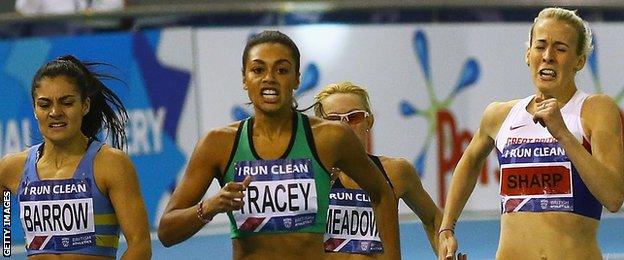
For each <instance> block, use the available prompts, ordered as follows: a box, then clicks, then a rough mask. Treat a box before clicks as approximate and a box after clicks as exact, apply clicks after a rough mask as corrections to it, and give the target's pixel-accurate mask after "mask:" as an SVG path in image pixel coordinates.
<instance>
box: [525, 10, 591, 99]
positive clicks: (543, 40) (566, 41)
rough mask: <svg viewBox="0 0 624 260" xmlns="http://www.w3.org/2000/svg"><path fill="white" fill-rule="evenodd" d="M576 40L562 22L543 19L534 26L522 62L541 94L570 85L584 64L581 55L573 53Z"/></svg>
mask: <svg viewBox="0 0 624 260" xmlns="http://www.w3.org/2000/svg"><path fill="white" fill-rule="evenodd" d="M578 37H579V35H578V33H577V32H576V30H575V29H574V28H573V27H572V26H571V25H570V24H568V23H567V22H565V21H561V20H557V19H552V18H547V19H541V20H539V21H537V23H536V24H535V26H534V28H533V37H532V39H531V43H530V47H529V49H528V50H527V54H526V62H527V64H528V65H529V70H530V72H531V78H532V80H533V83H534V84H535V86H536V87H537V88H538V90H539V91H540V92H541V93H546V94H552V93H554V92H557V91H561V90H562V89H565V88H567V87H570V86H574V77H575V76H576V72H577V71H579V70H580V69H582V68H583V66H584V65H585V56H584V55H578V54H577V53H578Z"/></svg>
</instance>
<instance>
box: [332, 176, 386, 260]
mask: <svg viewBox="0 0 624 260" xmlns="http://www.w3.org/2000/svg"><path fill="white" fill-rule="evenodd" d="M324 246H325V251H326V252H344V253H356V254H374V253H381V252H383V246H382V243H381V239H380V238H379V231H378V230H377V225H376V221H375V215H374V214H373V208H372V206H371V202H370V197H369V196H368V195H367V194H366V192H364V191H363V190H357V189H344V188H335V189H332V190H331V192H330V194H329V209H328V212H327V227H326V229H325V242H324Z"/></svg>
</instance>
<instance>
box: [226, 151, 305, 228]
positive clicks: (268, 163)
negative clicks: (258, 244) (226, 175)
mask: <svg viewBox="0 0 624 260" xmlns="http://www.w3.org/2000/svg"><path fill="white" fill-rule="evenodd" d="M234 170H235V171H234V181H236V182H242V181H243V180H244V179H245V177H247V176H251V177H252V181H251V184H250V185H249V187H248V188H247V190H246V191H245V197H244V198H243V201H244V202H245V204H244V206H243V208H242V209H240V210H237V211H233V212H232V214H233V216H234V219H235V220H236V226H237V227H238V229H240V230H242V231H246V232H276V231H294V230H299V229H302V228H305V227H309V226H312V225H314V224H315V222H316V212H317V195H316V183H315V181H314V170H313V168H312V161H311V160H310V159H278V160H258V161H240V162H238V163H236V165H235V166H234Z"/></svg>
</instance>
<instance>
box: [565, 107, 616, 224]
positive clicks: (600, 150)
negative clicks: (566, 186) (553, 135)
mask: <svg viewBox="0 0 624 260" xmlns="http://www.w3.org/2000/svg"><path fill="white" fill-rule="evenodd" d="M581 120H582V122H583V128H585V129H588V135H589V136H588V137H589V138H590V142H591V154H590V153H589V152H587V150H585V148H584V147H583V146H582V145H581V144H580V143H579V142H578V141H577V140H576V139H575V138H574V137H573V136H571V135H567V134H566V135H564V136H563V137H561V138H560V139H558V140H559V142H560V143H561V146H562V147H563V149H564V150H565V151H566V154H567V155H568V157H569V158H570V160H571V161H572V163H573V164H574V166H575V167H576V169H577V170H578V172H579V175H580V176H581V179H583V182H584V183H585V185H587V188H588V189H589V191H590V192H591V193H592V194H593V195H594V196H595V197H596V199H598V201H600V203H601V204H602V205H604V206H605V207H606V208H607V209H608V210H609V211H611V212H617V211H618V210H620V208H621V207H622V202H623V201H624V152H623V150H624V148H623V147H622V122H621V117H620V110H619V108H618V106H617V105H616V104H615V102H614V101H613V99H611V98H610V97H608V96H606V95H593V96H591V97H589V98H587V100H586V101H585V105H584V106H583V109H582V111H581Z"/></svg>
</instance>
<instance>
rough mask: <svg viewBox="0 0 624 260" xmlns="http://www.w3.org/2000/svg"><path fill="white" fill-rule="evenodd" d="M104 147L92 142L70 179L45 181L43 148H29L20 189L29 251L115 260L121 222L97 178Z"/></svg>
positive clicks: (29, 252) (40, 145) (21, 215)
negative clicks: (97, 158) (40, 162)
mask: <svg viewBox="0 0 624 260" xmlns="http://www.w3.org/2000/svg"><path fill="white" fill-rule="evenodd" d="M101 147H102V143H100V142H98V141H95V140H92V141H90V143H89V145H88V148H87V151H86V152H85V154H84V155H83V157H82V159H81V161H80V163H79V164H78V167H77V168H76V171H75V172H74V175H73V176H72V178H70V179H62V180H40V179H39V176H38V174H37V161H38V160H39V156H40V154H41V152H42V150H43V144H38V145H34V146H32V147H30V148H29V150H28V157H27V159H26V163H25V165H24V173H23V175H22V179H21V181H20V185H19V187H18V202H19V207H20V219H21V222H22V227H23V228H24V232H25V233H26V252H27V254H28V255H29V256H30V255H35V254H64V253H66V254H85V255H97V256H106V257H115V256H116V254H117V246H118V244H119V224H118V223H117V218H116V215H115V210H114V209H113V205H112V204H111V201H110V199H109V198H108V197H106V196H104V195H103V194H102V193H101V192H100V190H99V189H98V187H97V185H96V184H95V178H94V175H93V161H94V159H95V156H96V154H97V153H98V151H99V150H100V148H101Z"/></svg>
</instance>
